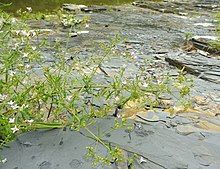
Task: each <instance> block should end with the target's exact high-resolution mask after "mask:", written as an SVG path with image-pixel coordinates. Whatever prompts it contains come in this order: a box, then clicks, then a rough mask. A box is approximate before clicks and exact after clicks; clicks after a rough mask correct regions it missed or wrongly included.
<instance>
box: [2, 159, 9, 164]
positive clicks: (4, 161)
mask: <svg viewBox="0 0 220 169" xmlns="http://www.w3.org/2000/svg"><path fill="white" fill-rule="evenodd" d="M7 161H8V159H7V158H4V159H2V160H0V163H3V164H5V163H6V162H7Z"/></svg>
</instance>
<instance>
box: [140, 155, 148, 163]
mask: <svg viewBox="0 0 220 169" xmlns="http://www.w3.org/2000/svg"><path fill="white" fill-rule="evenodd" d="M146 162H147V160H145V159H144V158H143V157H142V156H141V157H140V164H142V163H146Z"/></svg>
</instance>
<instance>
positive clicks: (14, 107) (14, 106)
mask: <svg viewBox="0 0 220 169" xmlns="http://www.w3.org/2000/svg"><path fill="white" fill-rule="evenodd" d="M19 107H20V106H18V105H17V104H15V105H11V108H12V109H13V110H15V109H18V108H19Z"/></svg>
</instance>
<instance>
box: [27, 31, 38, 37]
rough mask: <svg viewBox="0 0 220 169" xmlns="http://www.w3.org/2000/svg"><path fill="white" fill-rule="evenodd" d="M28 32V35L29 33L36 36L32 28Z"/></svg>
mask: <svg viewBox="0 0 220 169" xmlns="http://www.w3.org/2000/svg"><path fill="white" fill-rule="evenodd" d="M28 33H29V36H30V35H31V36H36V35H37V34H36V32H35V31H34V30H30V31H29V32H28Z"/></svg>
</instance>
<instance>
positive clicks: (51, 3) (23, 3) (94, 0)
mask: <svg viewBox="0 0 220 169" xmlns="http://www.w3.org/2000/svg"><path fill="white" fill-rule="evenodd" d="M133 1H134V0H40V1H39V0H1V3H10V2H11V3H12V5H11V6H10V7H4V8H2V9H3V10H5V11H8V12H15V11H17V10H18V9H20V8H21V9H26V7H32V9H33V11H46V10H48V11H51V10H54V9H57V8H59V7H61V6H62V4H63V3H73V4H83V5H120V4H126V3H127V4H130V3H132V2H133Z"/></svg>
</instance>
